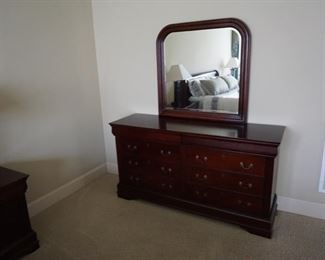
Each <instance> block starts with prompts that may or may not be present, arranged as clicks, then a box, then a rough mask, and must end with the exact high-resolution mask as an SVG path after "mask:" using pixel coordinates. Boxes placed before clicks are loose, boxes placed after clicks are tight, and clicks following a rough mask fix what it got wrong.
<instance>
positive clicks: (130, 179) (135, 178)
mask: <svg viewBox="0 0 325 260" xmlns="http://www.w3.org/2000/svg"><path fill="white" fill-rule="evenodd" d="M123 181H124V182H126V183H128V184H130V185H135V186H144V187H145V186H148V184H149V182H148V180H147V179H146V177H145V175H143V174H141V173H139V172H128V173H127V174H125V175H124V176H123Z"/></svg>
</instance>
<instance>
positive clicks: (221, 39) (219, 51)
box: [164, 29, 231, 104]
mask: <svg viewBox="0 0 325 260" xmlns="http://www.w3.org/2000/svg"><path fill="white" fill-rule="evenodd" d="M164 47H165V59H166V60H165V66H166V71H169V69H170V67H171V66H172V65H176V64H183V65H184V67H185V68H186V69H187V70H188V71H189V72H190V73H191V74H194V73H198V72H205V71H210V70H215V69H216V70H218V71H219V72H220V73H223V67H224V65H225V64H226V63H227V62H228V60H229V58H230V57H231V29H212V30H199V31H190V32H177V33H171V34H169V35H168V36H167V37H166V40H165V45H164ZM167 80H168V79H167ZM172 87H173V84H168V89H167V93H168V97H167V100H168V104H170V102H172V101H173V100H174V92H173V90H172Z"/></svg>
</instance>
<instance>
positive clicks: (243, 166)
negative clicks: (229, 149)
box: [239, 162, 254, 170]
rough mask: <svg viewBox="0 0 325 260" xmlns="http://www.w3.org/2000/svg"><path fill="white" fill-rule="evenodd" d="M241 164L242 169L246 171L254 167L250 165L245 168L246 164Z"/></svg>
mask: <svg viewBox="0 0 325 260" xmlns="http://www.w3.org/2000/svg"><path fill="white" fill-rule="evenodd" d="M239 164H240V167H242V169H244V170H249V169H251V168H253V167H254V164H252V163H250V164H249V165H248V166H245V164H244V163H243V162H240V163H239Z"/></svg>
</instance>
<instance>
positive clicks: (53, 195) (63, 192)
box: [28, 164, 106, 217]
mask: <svg viewBox="0 0 325 260" xmlns="http://www.w3.org/2000/svg"><path fill="white" fill-rule="evenodd" d="M105 166H106V165H105V164H102V165H99V166H97V167H96V168H94V169H92V170H90V171H88V172H86V173H85V174H83V175H81V176H79V177H78V178H76V179H74V180H72V181H70V182H68V183H66V184H64V185H62V186H61V187H59V188H57V189H55V190H53V191H51V192H50V193H48V194H46V195H44V196H42V197H40V198H38V199H37V200H34V201H32V202H30V203H29V204H28V211H29V215H30V216H31V217H32V216H35V215H37V214H38V213H40V212H41V211H43V210H45V209H47V208H48V207H50V206H52V205H53V204H55V203H56V202H58V201H60V200H62V199H63V198H65V197H67V196H69V195H71V194H72V193H74V192H76V191H77V190H79V189H80V188H82V187H84V186H85V185H87V184H88V183H90V182H91V181H93V180H95V179H97V178H98V177H100V176H102V175H104V174H105V173H106V167H105Z"/></svg>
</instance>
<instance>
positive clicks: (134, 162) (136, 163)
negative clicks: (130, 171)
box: [128, 160, 139, 166]
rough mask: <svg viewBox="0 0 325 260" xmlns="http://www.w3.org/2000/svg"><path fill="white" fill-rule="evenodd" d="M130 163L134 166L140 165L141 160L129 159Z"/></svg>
mask: <svg viewBox="0 0 325 260" xmlns="http://www.w3.org/2000/svg"><path fill="white" fill-rule="evenodd" d="M128 164H129V165H133V166H138V165H139V162H138V161H132V160H129V161H128Z"/></svg>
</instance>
